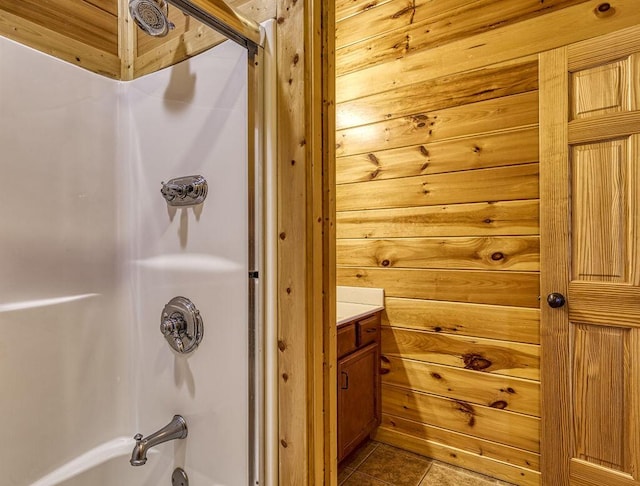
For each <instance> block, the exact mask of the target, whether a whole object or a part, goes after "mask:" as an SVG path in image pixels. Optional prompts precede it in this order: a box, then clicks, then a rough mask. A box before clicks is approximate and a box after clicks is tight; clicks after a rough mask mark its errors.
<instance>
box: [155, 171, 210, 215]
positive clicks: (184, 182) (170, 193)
mask: <svg viewBox="0 0 640 486" xmlns="http://www.w3.org/2000/svg"><path fill="white" fill-rule="evenodd" d="M208 190H209V189H208V186H207V181H206V180H205V178H204V177H202V176H201V175H193V176H186V177H177V178H175V179H171V180H170V181H169V182H163V183H162V189H160V192H161V193H162V197H164V198H165V200H166V201H167V204H168V205H169V206H178V207H180V206H195V205H196V204H202V203H203V202H204V200H205V199H206V197H207V192H208Z"/></svg>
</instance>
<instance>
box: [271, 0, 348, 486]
mask: <svg viewBox="0 0 640 486" xmlns="http://www.w3.org/2000/svg"><path fill="white" fill-rule="evenodd" d="M324 8H325V7H323V6H322V4H321V3H319V2H314V1H312V0H307V1H305V2H298V1H297V0H278V3H277V28H276V36H277V53H278V55H277V77H278V82H277V85H278V87H277V89H278V123H277V124H278V129H277V130H278V136H277V139H278V149H277V152H278V167H279V170H278V250H277V251H278V284H277V287H278V341H279V342H278V349H279V359H278V370H279V373H278V379H279V435H280V451H279V469H280V471H279V472H280V475H279V483H280V484H283V485H285V484H286V485H288V484H295V485H296V486H306V485H322V484H335V482H334V483H331V479H329V480H326V477H327V476H326V474H329V476H331V474H333V475H335V474H336V473H335V472H333V471H332V467H331V466H329V467H326V463H327V456H328V455H331V454H332V453H334V452H332V451H333V450H334V449H335V446H332V445H329V447H328V448H327V447H325V436H326V434H327V433H329V434H330V432H327V427H329V425H328V424H330V423H331V421H332V420H333V421H335V418H332V415H333V416H335V404H333V403H329V401H330V400H331V397H332V394H331V393H327V390H326V389H325V388H326V387H329V388H331V386H332V385H333V388H335V377H333V378H332V375H331V373H334V374H335V369H334V370H332V369H331V366H332V365H331V361H330V359H331V357H332V353H333V355H334V356H333V357H334V361H335V350H334V349H333V348H334V347H335V329H333V330H332V329H331V327H335V326H329V322H331V321H330V319H331V316H335V268H334V267H335V241H334V240H335V234H334V233H333V232H334V229H333V228H334V218H335V217H334V211H333V212H332V208H333V207H334V205H335V203H334V202H333V201H334V199H335V198H334V197H333V192H334V185H335V176H334V175H333V172H334V171H335V169H334V166H335V163H334V162H333V160H332V158H330V157H329V156H328V154H330V150H331V149H332V148H333V144H328V143H327V140H331V139H332V138H333V137H334V131H335V128H334V125H333V123H334V122H333V121H332V120H333V119H332V117H331V116H328V113H330V110H332V109H333V106H332V105H333V102H332V97H333V94H332V85H333V81H330V82H329V83H328V84H327V83H326V79H327V75H326V74H325V73H323V71H325V70H327V69H329V66H330V64H329V61H328V58H327V54H326V53H327V50H328V49H329V47H328V45H329V44H330V43H331V42H332V41H329V38H330V37H331V36H333V26H332V27H331V29H330V30H329V31H326V30H325V26H323V15H325V12H326V11H325V10H324ZM328 15H332V13H329V14H328ZM332 76H333V74H331V77H332ZM323 100H324V101H326V103H325V104H323ZM329 106H331V108H329ZM329 128H330V131H329V133H330V135H329V134H328V133H327V132H326V130H327V129H329ZM332 342H333V344H334V346H331V343H332ZM326 363H328V365H327V366H325V364H326ZM333 396H334V397H335V391H334V392H333ZM327 406H328V408H325V407H327ZM332 447H333V449H332ZM336 478H337V476H336Z"/></svg>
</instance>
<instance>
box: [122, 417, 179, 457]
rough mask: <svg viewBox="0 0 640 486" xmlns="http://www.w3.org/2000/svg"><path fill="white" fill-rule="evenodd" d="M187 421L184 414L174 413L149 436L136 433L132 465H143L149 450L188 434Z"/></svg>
mask: <svg viewBox="0 0 640 486" xmlns="http://www.w3.org/2000/svg"><path fill="white" fill-rule="evenodd" d="M187 433H188V430H187V422H186V420H185V419H184V417H182V415H174V416H173V420H171V422H169V423H168V424H167V425H165V426H164V427H162V428H161V429H160V430H158V431H157V432H155V433H153V434H151V435H150V436H149V437H144V438H143V437H142V434H136V436H135V437H134V439H135V440H136V445H135V447H134V448H133V452H132V453H131V461H129V462H131V465H132V466H142V465H144V464H145V463H146V462H147V451H148V450H149V449H151V448H152V447H154V446H157V445H158V444H162V443H163V442H168V441H170V440H174V439H184V438H185V437H186V436H187Z"/></svg>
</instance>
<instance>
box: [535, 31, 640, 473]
mask: <svg viewBox="0 0 640 486" xmlns="http://www.w3.org/2000/svg"><path fill="white" fill-rule="evenodd" d="M540 184H541V186H540V198H541V200H540V207H541V215H540V216H541V262H542V265H541V269H542V272H541V280H542V281H541V289H542V290H541V294H542V295H541V306H542V307H541V309H542V321H541V322H542V324H541V325H542V328H541V334H542V410H543V420H542V424H543V425H542V444H541V451H542V477H543V484H548V485H553V486H561V485H565V484H576V485H597V486H617V485H638V484H640V28H639V27H634V28H632V29H626V30H624V31H620V32H617V33H615V34H613V35H608V36H605V37H602V38H597V39H593V40H589V41H585V42H581V43H578V44H574V45H571V46H568V47H564V48H560V49H556V50H553V51H549V52H546V53H544V54H541V56H540ZM552 293H557V294H562V295H563V296H564V297H566V304H564V305H562V306H559V307H551V306H550V305H549V304H548V303H547V297H548V295H549V294H552ZM555 297H556V298H555V300H554V299H553V298H552V299H551V304H555V305H559V304H562V299H561V298H560V297H559V296H555Z"/></svg>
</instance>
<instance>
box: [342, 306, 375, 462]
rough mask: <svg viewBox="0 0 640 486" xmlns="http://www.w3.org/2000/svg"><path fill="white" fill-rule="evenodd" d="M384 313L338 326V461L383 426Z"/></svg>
mask: <svg viewBox="0 0 640 486" xmlns="http://www.w3.org/2000/svg"><path fill="white" fill-rule="evenodd" d="M380 414H381V404H380V312H377V313H375V314H374V315H372V316H368V317H365V318H362V319H359V320H354V321H351V322H348V323H345V324H342V325H340V326H339V327H338V461H341V460H342V459H344V458H345V457H346V456H347V455H348V454H349V453H350V452H351V451H353V450H354V449H355V448H356V447H357V446H358V445H359V444H360V443H361V442H362V441H363V440H365V439H366V438H367V437H368V436H369V434H370V433H371V432H372V431H373V429H375V428H376V427H377V426H378V425H379V424H380V418H381V416H380Z"/></svg>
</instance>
